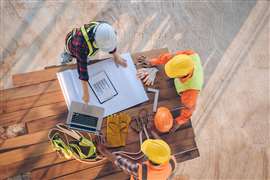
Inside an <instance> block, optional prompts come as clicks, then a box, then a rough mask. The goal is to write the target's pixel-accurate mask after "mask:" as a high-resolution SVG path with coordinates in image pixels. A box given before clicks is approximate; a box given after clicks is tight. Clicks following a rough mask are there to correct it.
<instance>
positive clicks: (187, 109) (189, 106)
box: [171, 89, 199, 132]
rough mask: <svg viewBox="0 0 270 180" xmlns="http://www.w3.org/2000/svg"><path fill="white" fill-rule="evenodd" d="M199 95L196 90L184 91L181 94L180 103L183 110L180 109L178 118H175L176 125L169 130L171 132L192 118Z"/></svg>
mask: <svg viewBox="0 0 270 180" xmlns="http://www.w3.org/2000/svg"><path fill="white" fill-rule="evenodd" d="M198 95H199V91H198V90H193V89H190V90H186V91H184V92H183V93H182V94H181V97H180V102H181V104H182V106H183V108H181V109H180V116H178V117H177V118H175V121H176V124H175V125H174V127H173V128H172V129H171V132H175V131H176V130H177V129H178V128H179V127H180V126H181V125H183V124H185V123H186V122H187V121H188V120H189V119H190V118H191V116H192V113H193V111H194V109H195V106H196V102H197V98H198Z"/></svg>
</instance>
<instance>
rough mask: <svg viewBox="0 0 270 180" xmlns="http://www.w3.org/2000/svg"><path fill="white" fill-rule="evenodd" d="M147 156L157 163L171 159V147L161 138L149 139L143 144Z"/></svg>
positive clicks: (142, 148)
mask: <svg viewBox="0 0 270 180" xmlns="http://www.w3.org/2000/svg"><path fill="white" fill-rule="evenodd" d="M141 150H142V152H143V153H144V154H145V156H146V157H147V158H148V159H149V160H150V161H152V162H154V163H156V164H163V163H166V162H168V161H169V160H170V157H171V148H170V147H169V145H168V144H167V143H166V142H165V141H163V140H161V139H147V140H145V141H144V142H143V144H142V145H141Z"/></svg>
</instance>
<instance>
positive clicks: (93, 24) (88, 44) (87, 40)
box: [81, 22, 98, 56]
mask: <svg viewBox="0 0 270 180" xmlns="http://www.w3.org/2000/svg"><path fill="white" fill-rule="evenodd" d="M91 23H92V25H91V26H90V27H89V28H88V29H87V30H88V31H89V30H90V29H91V28H92V27H93V26H96V25H97V24H98V23H97V22H91ZM81 31H82V34H83V37H84V40H85V41H86V43H87V46H88V49H89V53H88V56H93V55H94V54H93V48H97V46H96V44H95V42H93V45H92V44H91V42H90V39H89V37H88V34H87V31H86V29H85V27H84V26H82V27H81Z"/></svg>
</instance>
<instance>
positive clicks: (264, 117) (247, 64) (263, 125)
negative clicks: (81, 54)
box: [0, 0, 270, 179]
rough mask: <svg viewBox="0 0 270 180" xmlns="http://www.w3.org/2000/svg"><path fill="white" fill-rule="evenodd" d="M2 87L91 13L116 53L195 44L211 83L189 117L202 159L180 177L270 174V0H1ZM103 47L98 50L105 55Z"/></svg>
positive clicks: (185, 166) (54, 56)
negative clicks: (104, 24) (112, 34)
mask: <svg viewBox="0 0 270 180" xmlns="http://www.w3.org/2000/svg"><path fill="white" fill-rule="evenodd" d="M0 5H1V9H0V11H1V12H0V22H1V24H0V28H1V29H0V54H1V56H0V77H1V81H0V89H6V88H9V87H11V86H12V84H11V76H12V75H13V74H16V73H23V72H29V71H34V70H38V69H42V68H44V67H46V66H50V65H55V64H59V58H58V57H59V54H60V53H61V51H62V50H63V46H64V38H65V35H66V34H67V33H68V32H69V31H70V30H71V29H72V28H74V27H80V26H81V25H83V24H85V23H87V22H89V21H90V20H107V21H109V22H111V23H112V25H113V26H114V27H115V28H116V29H117V34H118V41H119V45H118V50H119V52H138V51H145V50H150V49H153V48H161V47H168V48H169V49H170V51H172V52H173V51H175V50H183V49H193V50H195V51H197V52H198V53H199V54H200V56H201V59H202V62H203V67H204V73H205V85H204V89H203V90H202V92H201V96H200V100H199V103H198V106H197V109H196V112H195V114H194V116H193V118H192V122H193V124H194V128H195V134H196V141H197V143H198V147H199V150H200V157H199V158H197V159H194V160H190V161H187V162H184V163H181V164H179V165H178V168H177V172H176V175H175V176H174V177H175V178H174V179H178V178H177V177H179V176H180V175H181V176H182V175H184V176H186V177H187V178H189V179H270V174H269V170H270V164H269V160H270V129H269V126H270V113H269V111H270V89H269V83H270V73H269V67H270V65H269V62H270V61H269V60H270V59H269V51H270V48H269V38H270V36H269V35H270V33H269V28H270V26H269V25H270V24H269V16H270V10H269V7H270V3H269V1H263V0H260V1H246V0H243V1H241V0H237V1H230V0H224V1H208V0H204V1H195V0H193V1H178V0H177V1H146V2H141V1H123V0H120V1H109V0H107V1H103V0H101V1H97V0H96V1H90V0H46V1H42V0H0ZM102 56H104V54H99V55H98V57H102Z"/></svg>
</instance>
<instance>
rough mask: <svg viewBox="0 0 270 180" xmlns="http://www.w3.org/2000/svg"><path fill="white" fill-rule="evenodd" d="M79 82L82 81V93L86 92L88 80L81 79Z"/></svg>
mask: <svg viewBox="0 0 270 180" xmlns="http://www.w3.org/2000/svg"><path fill="white" fill-rule="evenodd" d="M81 83H82V89H83V94H86V93H88V81H83V80H81Z"/></svg>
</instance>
